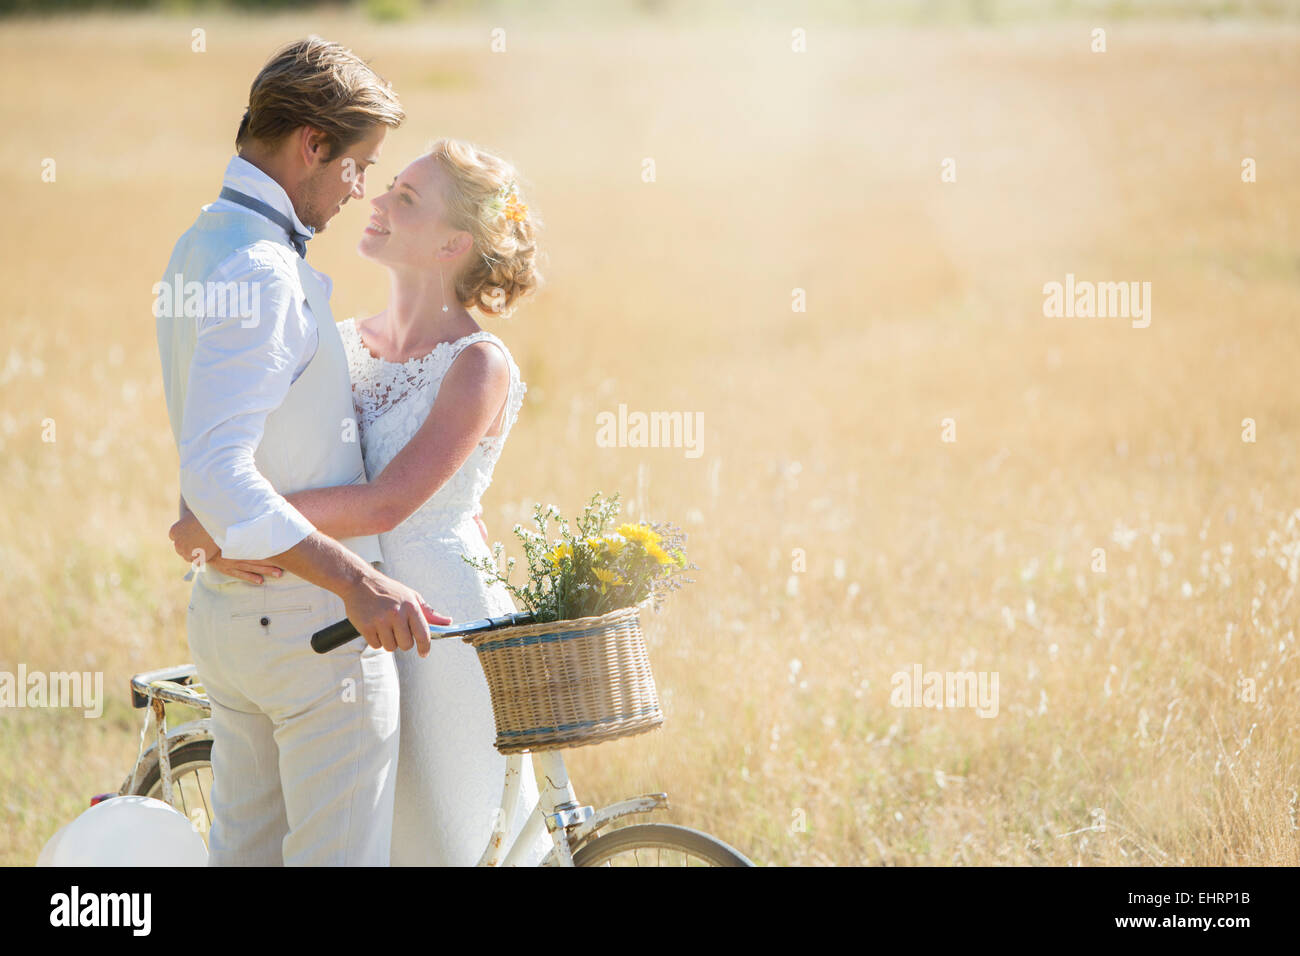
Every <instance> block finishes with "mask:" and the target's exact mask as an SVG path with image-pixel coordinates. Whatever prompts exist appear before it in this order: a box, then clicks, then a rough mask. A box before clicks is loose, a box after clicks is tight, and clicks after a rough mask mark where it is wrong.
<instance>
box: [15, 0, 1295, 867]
mask: <svg viewBox="0 0 1300 956" xmlns="http://www.w3.org/2000/svg"><path fill="white" fill-rule="evenodd" d="M1097 25H1099V24H1097V23H1095V22H1094V21H1093V20H1092V19H1088V20H1086V21H1077V22H1076V21H1052V20H1037V19H1036V20H1025V21H1021V22H1011V23H1003V24H1000V25H997V26H980V25H952V24H950V25H931V26H926V25H916V24H899V23H882V24H875V25H868V24H856V25H836V24H833V23H830V22H827V23H824V24H822V23H818V22H807V23H802V22H798V21H793V20H791V19H790V18H783V17H781V16H778V15H771V16H763V17H758V16H755V17H753V18H746V19H744V20H741V19H735V18H733V19H728V18H726V17H722V18H714V19H710V20H708V21H704V22H698V23H697V22H693V21H692V20H691V19H690V18H689V17H687V16H685V15H683V14H675V15H671V16H665V17H664V18H662V19H651V18H646V19H638V20H623V21H619V20H612V19H611V20H609V21H604V20H602V21H600V22H597V23H588V22H584V21H581V20H573V19H570V20H564V21H549V20H544V19H534V20H529V19H524V18H523V17H522V15H519V18H518V19H516V15H514V14H502V15H501V17H500V18H499V19H497V20H492V19H482V20H475V19H472V18H464V19H457V20H455V21H454V22H448V23H445V24H443V23H438V22H434V21H427V20H426V21H418V22H413V23H396V24H383V23H374V22H371V21H369V20H367V19H365V18H363V17H362V16H360V15H358V14H351V13H340V12H337V11H333V12H329V13H321V14H295V15H293V16H285V17H276V18H271V19H249V18H246V17H239V16H236V15H233V14H216V13H207V12H204V13H195V14H175V15H171V16H148V17H140V18H136V17H132V18H106V17H87V18H79V19H76V20H58V19H56V20H47V21H10V22H3V23H0V62H2V63H3V70H4V76H5V80H6V83H5V87H6V96H5V97H4V99H3V102H2V103H0V126H3V128H4V130H5V135H4V138H3V143H2V145H0V156H2V157H3V161H4V168H5V169H6V170H7V176H6V181H5V186H4V197H5V207H6V216H5V219H6V222H5V228H4V230H3V234H2V238H0V242H2V243H3V247H2V252H3V256H2V261H3V268H4V279H5V281H4V282H3V284H2V285H0V327H2V328H3V329H4V341H3V343H0V404H2V410H0V488H2V489H3V504H2V505H0V604H2V606H3V608H4V613H3V618H2V621H0V671H8V672H14V671H16V670H17V668H18V667H19V665H20V664H23V665H25V666H26V669H27V670H28V671H29V672H32V671H64V670H79V671H102V672H103V674H104V682H105V683H104V686H105V693H106V696H107V702H106V704H105V709H104V713H103V716H102V717H101V718H100V719H97V720H96V719H84V718H83V717H82V715H81V713H80V712H79V711H74V710H59V709H45V710H30V709H22V710H11V711H0V863H4V864H11V865H12V864H29V863H31V862H33V861H34V860H35V858H36V856H37V853H38V852H39V850H40V848H41V846H42V845H43V843H44V842H45V840H46V839H47V838H48V837H49V836H50V835H51V834H52V833H53V832H54V830H55V829H57V827H58V826H60V825H61V824H62V823H63V822H66V821H67V820H69V819H71V818H72V817H73V816H75V815H76V814H77V813H78V812H80V811H81V810H82V809H83V808H84V807H85V806H86V802H87V798H88V797H89V796H90V795H91V794H93V793H96V792H100V791H108V790H113V789H115V788H116V787H117V786H118V785H119V784H120V782H121V780H122V778H123V776H124V775H125V774H126V772H127V770H128V768H129V767H130V765H131V761H132V760H133V759H134V756H135V753H136V748H137V744H138V730H139V716H140V715H139V712H137V711H134V710H132V709H131V708H130V704H129V696H128V694H127V680H128V678H129V676H130V675H131V674H132V673H134V672H137V671H141V670H145V669H149V668H154V667H160V666H164V665H168V664H173V663H180V662H183V661H185V660H186V659H187V653H188V652H187V649H186V644H185V635H184V616H185V606H186V599H187V588H188V585H187V584H185V583H184V582H183V581H182V580H181V575H182V574H183V572H184V571H185V566H184V565H183V564H182V563H181V562H180V561H179V560H178V559H177V558H176V557H175V555H174V554H173V553H172V550H171V547H170V543H169V542H168V540H167V537H166V531H167V527H168V525H169V524H170V523H171V521H172V520H173V519H174V512H175V503H176V492H177V478H176V453H175V449H174V447H173V445H172V440H171V435H170V432H169V430H168V427H167V418H166V412H165V408H164V403H163V399H162V392H161V383H160V373H159V368H158V358H157V352H156V346H155V342H154V326H153V318H152V316H151V314H150V303H151V301H152V295H151V287H152V285H153V283H154V282H155V281H157V280H158V278H159V277H160V276H161V272H162V269H163V267H164V265H165V264H166V261H167V257H168V254H169V252H170V249H171V246H172V243H173V242H174V241H175V239H176V237H177V236H178V235H179V234H180V233H181V232H182V231H183V230H184V229H185V228H187V227H188V226H189V224H190V223H191V222H192V220H193V218H194V216H195V214H196V213H197V211H198V209H199V207H200V205H202V204H203V203H206V202H208V201H210V200H211V199H212V198H213V197H214V196H215V194H216V191H217V190H218V188H219V186H220V178H221V172H222V169H223V168H224V165H225V163H226V161H227V159H228V157H229V154H230V152H231V149H232V143H233V139H234V132H235V128H236V125H237V122H238V120H239V117H240V115H241V113H242V109H243V105H244V102H245V99H244V97H245V96H246V93H247V89H248V84H249V83H250V82H251V80H252V78H253V76H254V75H255V73H256V72H257V70H258V68H259V67H260V66H261V64H262V62H263V61H264V59H265V58H266V56H267V55H268V54H269V53H270V52H271V50H272V49H274V48H275V47H276V46H278V45H279V44H281V43H283V42H285V41H288V40H290V39H293V38H296V37H298V36H301V35H304V34H306V33H309V32H316V33H320V34H322V35H324V36H327V37H329V38H331V39H336V40H339V41H341V42H344V43H346V44H347V45H349V46H352V47H354V48H355V49H356V50H357V51H358V52H361V53H362V54H363V55H364V56H366V57H368V58H370V59H371V60H372V62H373V63H374V65H375V66H376V67H377V69H378V70H379V71H380V72H381V73H383V74H384V75H385V76H386V77H387V78H388V79H390V80H392V82H393V84H394V86H395V87H396V89H397V90H398V92H399V93H400V95H401V97H402V100H403V104H404V106H405V107H406V110H407V114H408V117H409V118H408V121H407V123H406V124H405V125H404V126H403V127H402V128H401V129H399V130H397V131H395V132H394V133H392V134H390V135H389V137H388V141H387V144H386V146H385V148H384V153H383V162H382V164H381V166H380V167H379V168H377V169H376V170H375V171H374V172H373V173H372V179H371V182H370V186H371V189H372V191H373V190H374V189H377V188H381V187H382V185H383V184H386V182H387V180H388V178H389V177H391V175H393V174H394V173H395V172H396V171H397V170H399V169H400V168H401V167H402V165H403V164H404V163H405V162H407V161H409V160H411V159H413V158H415V157H416V156H417V155H418V154H419V152H420V151H421V149H422V147H423V146H424V145H425V144H426V143H427V142H428V141H430V140H432V139H434V138H436V137H437V136H442V135H453V136H459V137H463V138H467V139H471V140H474V141H476V142H479V143H482V144H483V145H485V146H488V147H489V148H493V149H495V150H497V151H500V152H501V153H503V154H505V155H507V156H508V157H510V158H511V159H513V160H514V161H515V162H516V163H517V164H518V165H519V167H520V169H521V170H522V172H523V174H524V176H525V178H526V180H527V188H526V190H525V194H526V197H527V201H529V202H530V203H531V206H532V208H533V209H534V210H535V211H537V212H539V213H540V214H541V216H542V218H543V220H544V222H545V231H544V233H543V235H544V243H545V248H546V250H547V254H548V257H549V259H548V263H547V267H546V269H545V270H544V271H545V274H546V277H547V286H546V288H545V289H544V290H543V291H542V292H541V294H540V295H539V296H538V297H537V298H536V299H535V300H533V301H531V302H525V303H524V304H523V305H522V306H521V308H520V310H519V312H518V313H517V314H516V316H515V317H514V318H512V319H510V320H508V321H506V322H503V323H501V324H498V325H492V324H486V327H487V328H489V329H492V330H494V331H497V332H498V333H499V334H501V336H502V337H503V338H504V339H505V340H506V341H507V342H508V343H509V344H510V346H511V349H512V351H513V353H514V355H515V357H516V359H517V360H518V362H519V364H520V366H521V368H522V370H523V374H524V377H525V379H526V380H527V382H528V384H529V392H528V401H527V402H526V404H525V406H524V410H523V413H522V415H521V417H520V419H519V422H518V425H517V426H516V427H515V429H514V431H513V433H512V437H511V439H510V442H509V444H508V446H507V449H506V452H505V454H504V457H503V459H502V461H501V463H500V465H499V467H498V469H497V472H496V480H495V482H494V484H493V486H492V488H491V490H490V491H489V493H488V495H487V497H486V498H485V501H484V510H485V517H486V521H487V523H488V526H489V528H490V530H491V532H492V534H493V537H495V538H500V539H502V540H513V539H512V538H511V535H510V528H511V526H512V525H513V524H514V523H515V522H516V521H522V520H526V516H527V515H528V514H529V513H530V512H531V505H532V503H533V502H535V501H541V502H554V503H555V504H557V505H559V506H560V507H561V508H562V509H563V510H564V511H565V512H566V513H568V514H573V513H575V512H576V511H578V510H579V509H580V507H581V505H582V503H583V502H584V501H585V500H586V499H587V498H588V497H589V495H590V494H591V493H592V492H593V491H595V490H597V489H601V490H603V491H605V492H606V493H612V492H613V491H616V490H621V491H622V492H623V493H624V496H625V498H628V499H632V503H633V506H634V507H633V509H632V510H631V513H632V514H634V515H637V516H643V515H649V516H651V517H658V518H666V519H670V520H674V521H676V522H678V523H679V524H681V525H683V526H684V527H685V528H686V530H688V531H689V533H690V548H691V556H692V558H693V560H694V561H695V562H696V563H697V564H698V565H699V566H700V571H698V572H697V573H695V574H694V577H695V579H696V583H695V584H693V585H692V586H690V587H688V588H686V589H685V590H684V591H682V592H680V593H679V594H677V595H675V596H674V600H673V601H672V602H671V604H670V606H669V607H668V608H667V610H666V611H665V613H664V614H663V615H662V616H661V617H660V618H659V619H658V620H657V621H655V622H654V623H653V625H652V632H651V637H652V645H651V654H652V660H653V662H654V666H655V672H656V677H657V679H658V683H659V687H660V691H661V694H662V696H663V698H664V706H665V713H666V718H667V719H666V723H665V726H664V728H663V729H662V730H661V731H658V732H656V733H653V734H649V735H645V736H642V737H637V738H633V739H629V740H624V741H619V742H615V743H609V744H604V745H601V746H599V747H589V748H585V749H578V750H574V751H571V752H570V753H569V754H568V755H567V756H566V759H567V760H568V762H569V767H570V769H571V772H572V774H573V777H574V780H575V784H576V786H577V788H578V792H579V796H580V797H582V798H584V799H585V800H586V802H589V803H592V804H594V805H597V806H599V805H601V804H603V803H606V802H610V801H612V800H615V799H618V798H622V797H626V796H631V795H634V794H639V793H644V792H652V791H657V790H665V791H667V792H668V793H669V795H670V798H671V800H672V802H673V805H674V810H673V811H672V813H671V814H670V818H671V819H672V820H673V821H674V822H678V823H682V824H685V825H688V826H695V827H699V828H702V829H705V830H708V831H711V832H713V833H714V834H716V835H717V836H719V837H721V838H722V839H724V840H727V841H728V842H730V843H732V844H734V845H735V846H736V847H738V848H739V849H741V850H743V851H745V852H746V853H748V854H749V855H750V856H752V857H753V858H754V859H755V860H756V861H757V862H760V863H765V864H841V865H843V864H898V865H911V864H940V865H945V864H1048V865H1064V864H1082V865H1126V864H1134V865H1164V864H1179V863H1182V864H1191V865H1220V864H1248V865H1249V864H1272V865H1277V864H1287V865H1296V864H1300V829H1298V827H1300V766H1298V764H1300V734H1297V729H1298V726H1297V725H1300V662H1298V658H1297V650H1298V649H1297V643H1296V635H1295V631H1296V621H1297V614H1298V613H1300V596H1297V595H1296V593H1295V592H1296V590H1297V585H1298V580H1297V579H1298V575H1300V493H1298V492H1300V487H1298V485H1297V454H1298V452H1300V403H1298V402H1297V399H1298V398H1300V387H1298V386H1297V369H1298V368H1300V330H1298V329H1297V321H1298V320H1300V254H1298V253H1297V249H1300V128H1298V127H1297V124H1296V116H1297V115H1298V114H1297V105H1298V104H1297V99H1298V98H1300V97H1298V91H1300V30H1298V29H1297V27H1295V26H1294V25H1286V24H1284V23H1269V22H1265V21H1257V20H1243V21H1234V22H1225V23H1212V22H1180V21H1173V20H1170V21H1159V22H1141V21H1128V20H1121V21H1115V22H1108V23H1104V24H1100V25H1103V26H1105V27H1106V29H1107V37H1106V39H1107V51H1106V52H1105V53H1093V52H1090V49H1089V42H1090V40H1089V36H1090V31H1091V29H1092V28H1093V27H1094V26H1097ZM498 26H500V27H504V29H505V31H506V42H507V49H506V51H505V52H503V53H493V52H492V51H491V49H490V43H491V37H490V31H491V29H492V28H493V27H498ZM796 26H800V27H804V28H806V29H807V52H804V53H795V52H792V50H791V30H792V28H793V27H796ZM195 27H200V28H203V29H204V30H205V31H206V51H205V52H202V53H195V52H192V51H191V31H192V30H193V29H194V28H195ZM1246 157H1250V158H1253V159H1254V160H1255V161H1256V163H1257V176H1258V181H1257V182H1254V183H1245V182H1243V181H1242V175H1241V173H1242V160H1243V158H1246ZM46 158H53V159H54V160H55V161H56V164H57V165H56V170H57V173H56V179H55V181H54V182H44V181H42V176H41V170H42V160H44V159H46ZM646 158H652V159H653V160H654V165H655V180H654V181H653V182H645V181H643V178H642V168H643V161H644V160H645V159H646ZM945 158H952V159H953V160H954V161H955V168H956V181H955V182H943V181H941V175H940V174H941V163H942V162H943V161H944V159H945ZM365 220H366V212H365V209H364V204H359V203H352V204H349V205H348V206H347V207H346V208H345V209H344V211H343V212H342V213H341V214H340V215H339V216H338V217H336V219H335V220H334V221H333V222H332V223H331V225H330V227H329V229H328V230H327V231H326V232H325V233H323V234H322V235H321V236H320V237H318V238H317V239H316V240H315V241H313V242H312V244H311V247H310V255H311V258H312V262H313V264H314V265H315V266H316V267H317V268H320V269H323V270H325V271H326V272H328V273H329V274H330V275H331V276H333V278H334V283H335V286H334V298H333V308H334V315H335V318H336V319H341V318H344V317H346V316H349V315H353V314H358V313H363V312H367V311H377V310H378V309H380V308H382V306H383V299H384V296H385V293H386V289H387V285H386V278H385V276H384V274H383V272H382V270H380V269H379V268H378V267H376V266H374V265H372V264H369V263H366V262H364V261H363V260H361V259H359V258H358V257H357V256H356V254H355V252H354V251H353V249H354V246H355V243H356V240H357V238H358V237H359V235H360V232H361V229H362V227H363V225H364V223H365ZM1067 274H1073V275H1074V276H1076V277H1077V278H1078V279H1080V280H1091V281H1137V282H1150V283H1151V290H1152V291H1151V299H1150V305H1151V322H1150V325H1149V327H1147V328H1134V327H1132V325H1131V323H1130V322H1129V320H1127V319H1123V318H1068V319H1067V318H1048V317H1045V316H1044V314H1043V298H1044V296H1043V286H1044V284H1045V283H1049V282H1053V281H1056V282H1063V281H1064V280H1065V277H1066V275H1067ZM796 289H800V290H804V294H805V295H806V303H807V306H806V311H794V310H793V309H792V301H793V300H794V296H795V293H794V290H796ZM620 403H622V404H625V405H626V406H627V407H628V408H629V409H630V410H641V411H652V410H662V411H684V412H690V413H694V412H699V413H702V415H703V423H704V433H703V442H702V454H701V455H700V456H699V457H688V456H687V455H686V454H685V452H684V450H683V449H681V448H606V447H600V446H599V445H598V443H597V441H596V415H597V414H598V413H599V412H601V411H615V412H616V411H617V409H618V406H619V405H620ZM49 419H52V420H53V422H54V434H53V436H50V435H49V434H48V428H47V426H46V425H45V424H44V423H45V422H46V420H49ZM945 419H951V420H952V428H954V429H955V438H956V440H955V441H944V440H943V438H944V437H945V436H944V428H943V425H942V423H943V422H944V420H945ZM1245 419H1251V420H1253V422H1254V427H1255V439H1256V440H1255V441H1243V420H1245ZM48 437H53V438H54V440H53V441H48V440H43V438H48ZM1098 548H1102V549H1105V570H1104V571H1100V570H1096V569H1095V568H1096V567H1097V558H1096V552H1095V549H1098ZM466 652H467V653H468V652H469V651H468V649H467V650H466ZM913 665H919V666H920V667H921V668H923V669H924V670H925V671H940V672H953V671H982V672H995V673H996V674H997V675H998V677H999V691H1000V698H999V708H998V713H997V715H996V716H994V717H989V718H983V717H980V716H978V715H977V714H976V713H975V712H974V711H973V710H971V709H943V710H939V709H928V708H910V709H909V708H899V707H895V706H892V705H891V700H890V692H891V675H893V674H895V673H896V672H899V671H907V672H910V670H911V668H912V667H913ZM1251 681H1253V685H1252V684H1250V682H1251ZM1252 686H1253V694H1252V693H1250V692H1249V691H1250V689H1251V688H1252ZM1252 698H1253V699H1252Z"/></svg>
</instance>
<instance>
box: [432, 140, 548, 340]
mask: <svg viewBox="0 0 1300 956" xmlns="http://www.w3.org/2000/svg"><path fill="white" fill-rule="evenodd" d="M428 155H430V156H432V157H434V158H435V159H436V160H437V161H438V162H439V163H440V164H441V166H442V170H443V172H444V173H446V175H447V180H448V183H449V185H448V189H447V193H448V194H447V195H444V196H443V200H444V201H445V203H446V205H447V222H448V224H449V225H450V226H451V227H452V228H453V229H460V230H464V231H465V232H468V233H469V234H470V235H471V236H472V237H473V239H474V246H473V248H472V249H471V251H470V259H469V262H468V264H467V265H466V266H465V268H463V269H462V270H461V271H460V274H459V275H458V276H457V277H456V289H455V291H456V299H457V301H459V302H460V304H461V305H462V306H464V307H465V308H467V309H478V310H479V311H480V312H482V313H483V314H485V315H491V316H502V317H504V316H508V315H510V314H511V312H513V311H514V303H515V301H516V300H517V299H519V298H520V297H521V296H525V295H527V294H528V293H529V292H532V291H533V290H534V289H536V288H537V287H538V286H539V285H540V284H541V281H542V276H541V274H540V273H539V272H538V271H537V265H536V259H537V238H536V228H537V227H538V226H539V225H541V223H540V221H539V220H538V218H537V215H536V214H535V213H534V212H531V211H530V210H529V209H528V207H527V206H526V205H524V201H523V194H522V192H521V191H520V188H519V184H518V182H517V173H516V172H515V169H514V167H513V166H511V165H510V164H509V163H507V162H506V161H505V160H503V159H501V158H500V157H498V156H493V155H492V154H491V153H488V152H486V151H484V150H482V149H479V148H478V147H476V146H474V145H473V144H472V143H467V142H465V141H464V140H459V139H447V138H444V139H440V140H438V141H437V142H435V143H434V144H433V145H432V146H431V147H429V153H428Z"/></svg>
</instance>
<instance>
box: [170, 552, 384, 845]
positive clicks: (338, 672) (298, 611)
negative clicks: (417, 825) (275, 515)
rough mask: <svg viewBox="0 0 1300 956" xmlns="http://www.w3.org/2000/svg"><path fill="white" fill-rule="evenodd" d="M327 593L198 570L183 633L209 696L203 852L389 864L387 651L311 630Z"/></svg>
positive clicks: (321, 621) (338, 609)
mask: <svg viewBox="0 0 1300 956" xmlns="http://www.w3.org/2000/svg"><path fill="white" fill-rule="evenodd" d="M345 616H346V614H345V613H344V606H343V601H342V599H341V598H339V597H338V596H337V595H335V594H332V593H330V592H329V591H326V590H324V589H323V588H319V587H316V586H315V585H313V584H309V583H307V582H303V581H301V579H297V578H295V579H294V580H293V581H292V582H290V581H285V582H276V583H273V584H268V585H263V586H257V585H243V584H239V585H237V586H232V585H230V584H227V585H225V586H224V587H218V586H212V585H209V584H208V583H207V582H206V581H205V575H203V574H199V575H197V576H196V579H195V585H194V590H193V592H192V596H191V599H190V607H189V614H188V622H187V623H188V633H189V645H190V653H191V654H192V655H193V660H194V664H195V667H196V668H197V670H198V676H199V679H200V680H201V681H202V682H203V686H204V689H205V690H206V691H207V694H208V697H209V698H210V699H211V701H212V736H213V744H212V776H213V783H212V793H211V803H212V807H211V809H212V816H213V824H212V830H211V832H210V833H209V834H208V848H209V857H208V862H209V865H212V866H280V865H286V866H295V865H298V866H386V865H387V864H388V861H389V853H390V849H391V838H392V822H393V794H394V783H395V780H396V772H397V753H398V743H399V736H398V730H399V707H398V704H399V698H398V683H397V669H396V666H395V665H394V661H393V656H392V654H390V653H388V652H387V651H384V650H382V649H380V650H376V649H374V648H371V647H370V646H369V645H367V644H366V642H365V641H364V640H363V639H362V638H359V637H358V638H356V639H354V640H353V641H350V642H349V643H347V644H345V645H344V646H343V647H340V648H336V649H335V650H333V651H330V652H329V653H328V654H317V653H316V652H315V651H313V650H312V649H311V644H310V640H311V635H312V634H313V633H314V632H315V631H318V630H320V629H321V628H322V627H325V626H326V625H328V624H333V623H334V622H335V621H339V620H342V619H343V618H344V617H345Z"/></svg>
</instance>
